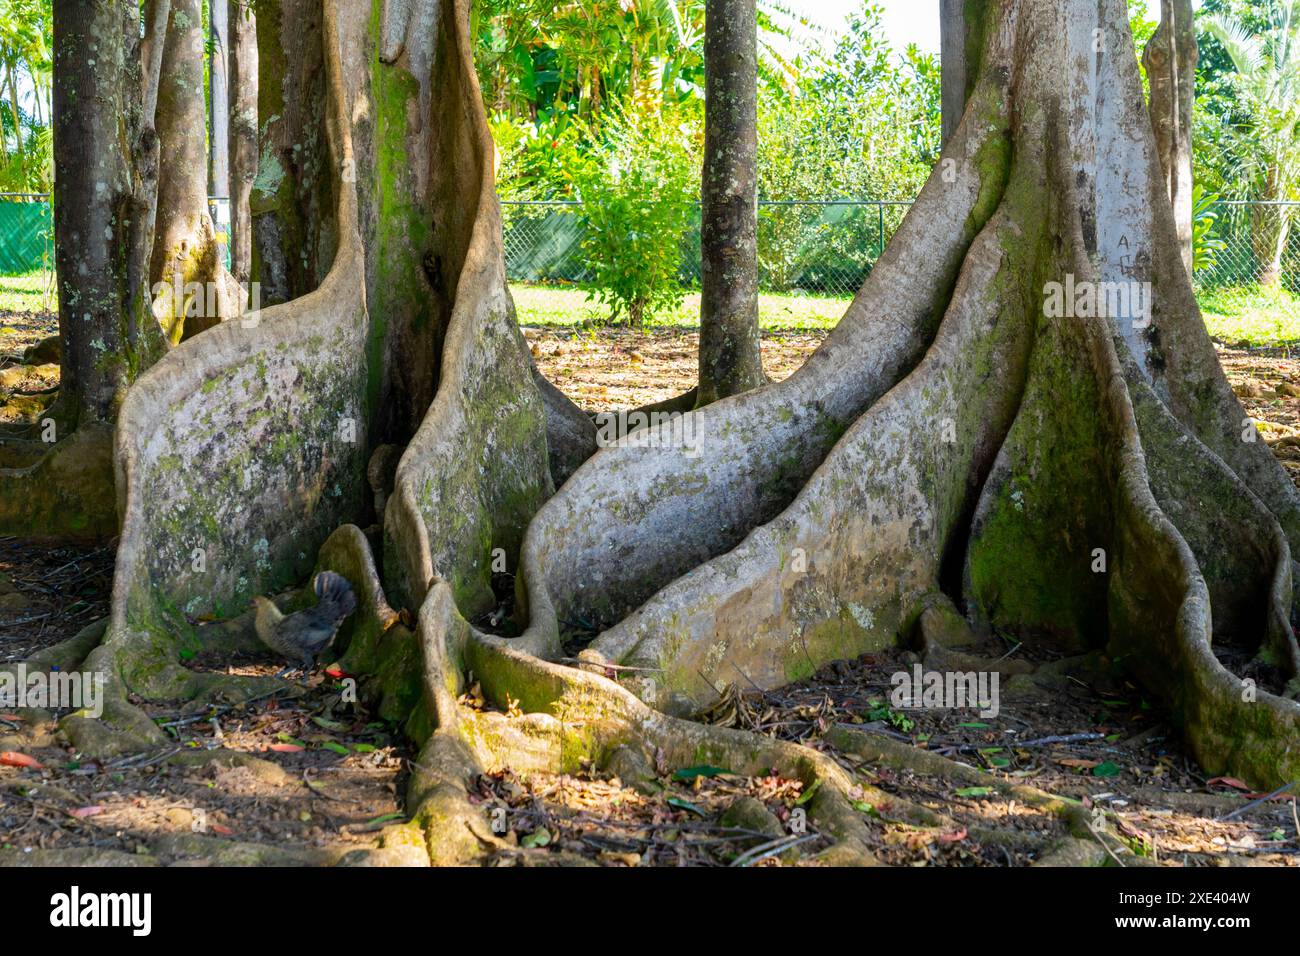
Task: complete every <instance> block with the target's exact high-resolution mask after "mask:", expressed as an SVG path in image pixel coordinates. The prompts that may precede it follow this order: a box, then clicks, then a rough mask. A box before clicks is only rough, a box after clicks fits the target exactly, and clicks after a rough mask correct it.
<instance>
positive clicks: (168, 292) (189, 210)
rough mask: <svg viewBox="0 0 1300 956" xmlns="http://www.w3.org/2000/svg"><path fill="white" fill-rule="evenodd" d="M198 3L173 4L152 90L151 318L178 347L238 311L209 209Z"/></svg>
mask: <svg viewBox="0 0 1300 956" xmlns="http://www.w3.org/2000/svg"><path fill="white" fill-rule="evenodd" d="M202 8H203V2H202V0H171V10H170V16H169V18H168V24H167V34H166V40H165V42H164V43H163V48H162V72H161V81H160V83H159V88H158V111H157V130H158V142H159V146H160V162H159V171H158V206H157V210H158V211H157V216H156V218H155V238H154V244H153V252H152V257H151V261H150V270H149V271H150V278H151V280H152V283H153V291H154V315H155V316H156V317H157V319H158V322H159V324H160V325H161V326H162V328H163V331H164V333H165V334H166V336H167V338H168V339H169V340H170V341H171V342H172V343H173V344H175V343H178V342H180V341H181V340H182V339H184V338H188V337H190V336H193V335H195V334H197V333H199V332H201V331H203V330H204V329H207V328H211V327H212V326H213V325H215V324H217V323H218V322H220V321H221V319H222V318H223V317H228V316H231V315H233V314H234V312H235V311H236V304H235V303H236V302H237V298H236V297H235V296H233V295H232V289H231V288H230V285H229V283H228V280H229V275H228V273H227V272H226V270H225V267H224V263H223V262H222V261H221V260H220V258H219V250H218V245H217V236H216V230H215V228H214V227H213V224H212V217H211V215H210V214H209V212H208V195H207V188H208V175H207V169H208V163H207V148H206V146H207V144H206V137H204V136H200V135H196V131H200V130H203V129H205V127H206V123H205V122H204V117H205V115H206V111H207V110H206V103H205V102H204V99H205V98H204V85H203V60H204V57H203V47H204V43H203V36H204V29H203V19H202Z"/></svg>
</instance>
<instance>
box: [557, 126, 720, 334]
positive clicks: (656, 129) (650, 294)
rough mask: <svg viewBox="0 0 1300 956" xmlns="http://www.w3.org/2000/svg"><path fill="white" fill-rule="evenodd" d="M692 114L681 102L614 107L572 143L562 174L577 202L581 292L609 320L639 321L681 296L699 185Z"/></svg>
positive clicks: (675, 302) (696, 133)
mask: <svg viewBox="0 0 1300 956" xmlns="http://www.w3.org/2000/svg"><path fill="white" fill-rule="evenodd" d="M696 120H697V117H695V116H692V115H691V114H690V113H689V112H688V111H684V110H682V109H669V108H664V109H640V110H637V111H635V112H633V111H623V112H619V113H618V114H617V115H616V116H614V117H613V118H612V119H611V120H609V121H608V122H607V123H606V124H605V125H604V126H603V127H602V128H601V129H600V130H599V131H592V132H591V137H592V139H594V140H596V141H597V143H598V144H599V145H598V147H597V148H588V149H585V150H579V149H574V150H573V151H572V152H571V153H570V154H569V155H568V156H567V157H566V168H567V170H568V176H569V179H570V181H571V182H572V184H573V190H574V193H575V195H576V196H577V198H578V199H580V200H581V202H582V206H581V207H575V210H576V211H575V214H576V215H579V216H581V217H582V219H583V225H584V227H585V228H584V231H585V235H584V238H583V241H582V250H583V253H584V254H585V255H586V257H587V259H588V262H587V266H588V269H589V270H590V272H591V275H592V280H591V281H590V282H589V283H587V285H586V288H587V291H588V297H589V298H591V299H595V300H596V301H599V302H601V303H603V304H604V305H606V306H608V307H609V309H610V315H609V320H610V321H611V322H617V321H619V320H625V321H627V322H629V323H630V324H633V325H641V324H643V323H644V322H645V320H646V319H647V318H650V317H651V316H653V315H654V314H656V313H657V312H659V311H661V310H664V309H671V308H675V307H676V306H678V305H679V304H680V303H681V301H682V299H683V298H684V296H685V293H684V290H683V289H682V286H681V285H680V283H679V282H678V269H679V267H680V265H681V258H682V254H681V244H682V236H683V234H684V233H685V232H686V229H687V226H688V225H689V223H690V218H691V213H692V209H691V203H692V201H693V200H694V199H695V197H696V196H697V195H698V192H699V167H698V160H697V159H696V157H697V155H698V141H699V137H700V131H699V124H698V122H697V121H696Z"/></svg>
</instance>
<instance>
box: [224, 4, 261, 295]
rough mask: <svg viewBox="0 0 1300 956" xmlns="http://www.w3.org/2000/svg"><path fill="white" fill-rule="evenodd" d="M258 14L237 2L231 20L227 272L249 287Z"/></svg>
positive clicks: (254, 156) (251, 264) (254, 157)
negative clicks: (228, 243) (228, 258)
mask: <svg viewBox="0 0 1300 956" xmlns="http://www.w3.org/2000/svg"><path fill="white" fill-rule="evenodd" d="M257 79H258V78H257V16H256V14H254V12H253V8H252V6H251V5H250V4H247V3H240V4H239V5H238V6H237V7H236V8H235V12H234V17H233V18H232V19H231V21H230V90H231V100H230V181H231V195H230V225H231V237H230V272H231V274H232V275H234V277H235V281H237V282H238V283H239V284H240V285H241V286H243V287H244V288H245V289H247V288H248V285H249V282H250V281H251V280H252V272H253V221H252V211H251V208H250V205H249V203H250V199H251V197H252V194H253V181H254V180H255V179H256V178H257V87H258V82H257Z"/></svg>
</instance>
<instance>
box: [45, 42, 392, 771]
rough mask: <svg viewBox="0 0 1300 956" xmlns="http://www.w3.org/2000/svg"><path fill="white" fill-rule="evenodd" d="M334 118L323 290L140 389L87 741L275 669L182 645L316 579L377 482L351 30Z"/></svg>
mask: <svg viewBox="0 0 1300 956" xmlns="http://www.w3.org/2000/svg"><path fill="white" fill-rule="evenodd" d="M326 59H327V61H328V62H329V63H330V67H331V68H330V75H329V83H330V85H331V96H330V102H331V104H332V106H333V112H332V114H331V115H330V116H329V117H328V124H327V125H328V127H329V130H330V137H331V143H332V148H333V151H334V163H333V165H334V169H335V194H336V196H337V202H338V210H337V217H338V222H339V224H340V229H339V233H340V238H339V247H338V253H337V255H336V258H335V263H334V267H333V268H332V270H331V271H330V273H329V275H328V276H327V278H326V280H325V282H324V284H323V285H322V286H321V288H320V289H318V290H317V291H315V292H313V293H311V294H310V295H307V296H304V297H302V298H300V299H296V300H294V301H292V302H290V303H287V304H285V305H282V306H277V307H274V308H272V309H268V310H266V311H264V312H262V313H261V314H260V315H259V316H256V317H253V318H251V319H250V320H248V321H234V322H227V323H224V324H221V325H219V326H216V327H214V328H212V329H209V330H208V331H206V332H204V333H203V334H202V335H201V336H196V337H195V338H194V339H191V340H187V341H186V342H184V343H182V344H181V345H180V346H178V347H177V348H176V349H174V350H173V351H171V352H170V353H168V354H167V355H166V356H165V357H164V358H163V359H162V360H161V361H159V362H158V364H156V365H155V366H154V367H153V368H152V369H150V370H149V372H148V373H146V374H145V375H144V376H143V377H142V378H141V379H140V380H139V381H138V382H137V384H136V385H135V386H134V387H133V388H132V390H131V391H130V393H129V394H128V396H127V400H126V402H125V404H124V406H123V408H122V412H121V415H120V418H119V425H118V429H117V435H116V449H115V451H116V454H115V464H116V469H117V489H118V498H119V501H118V511H119V513H120V515H121V517H122V533H121V541H120V545H119V548H118V554H117V567H116V571H115V576H114V584H113V601H112V612H111V617H110V620H109V623H108V626H107V629H106V633H105V636H104V638H103V641H102V643H101V644H100V646H98V647H97V648H95V649H94V650H93V651H91V652H90V653H89V655H88V656H87V657H86V659H85V661H84V662H83V663H82V665H81V666H82V667H83V668H88V669H91V670H94V671H96V672H99V673H103V674H104V675H105V676H106V677H107V679H108V687H107V691H108V695H109V698H108V699H109V707H108V711H107V713H106V718H105V719H104V720H101V721H92V720H88V719H83V718H76V717H74V718H70V719H69V720H67V721H66V722H65V728H66V730H67V732H68V734H69V736H70V737H71V738H72V739H73V741H74V743H76V744H77V745H78V746H82V747H84V749H86V750H87V751H88V752H103V751H113V750H121V749H136V748H139V747H141V746H147V745H151V744H154V743H157V742H159V740H160V739H161V735H160V732H159V731H158V730H157V729H156V728H155V727H153V725H152V724H151V723H150V722H149V721H148V720H147V719H146V718H145V717H144V715H143V714H142V713H141V712H140V711H139V710H138V709H136V708H134V707H133V706H131V705H130V704H129V703H128V702H127V691H128V690H129V691H130V692H131V693H134V694H138V695H140V696H143V697H146V698H152V699H162V700H168V699H187V698H197V699H202V700H206V701H211V700H222V699H225V700H230V699H241V698H246V697H249V696H256V695H258V694H261V693H265V691H266V690H267V687H268V686H273V685H268V684H267V683H266V682H264V681H245V680H239V679H237V678H231V677H228V676H226V675H217V674H203V673H197V672H194V671H191V670H189V669H187V668H185V667H183V666H182V665H181V662H180V661H181V652H182V651H183V650H184V649H185V648H186V647H187V646H191V649H192V645H194V644H199V643H205V642H207V641H208V639H207V638H206V637H204V636H200V634H199V632H198V631H197V630H196V629H195V628H194V627H192V626H191V625H190V624H189V623H188V622H189V621H190V620H193V619H194V618H198V617H203V616H216V617H229V616H231V615H232V613H234V614H237V613H238V612H239V611H241V610H242V609H243V608H244V607H245V606H246V605H247V603H248V599H249V598H250V597H251V596H252V595H254V594H260V593H275V592H277V591H279V590H282V589H283V588H284V587H286V586H288V585H290V584H296V583H297V582H298V581H300V580H302V579H303V578H304V577H305V576H306V574H307V573H308V572H309V571H310V570H311V568H312V566H313V565H314V563H315V560H316V552H317V550H318V549H319V547H320V545H321V543H322V542H323V541H324V540H325V538H326V537H327V536H328V535H329V533H330V532H331V531H332V530H333V529H334V528H335V527H337V526H338V525H339V524H341V523H343V522H344V521H346V520H348V519H349V518H350V517H352V516H353V515H355V514H357V513H358V511H359V509H360V508H361V506H362V501H363V498H362V494H363V491H364V487H365V480H364V474H365V457H364V449H365V447H366V416H365V411H364V406H363V401H364V395H365V381H366V368H365V365H364V343H365V338H366V330H367V314H366V308H365V291H364V283H363V280H362V276H363V273H362V256H361V249H360V239H359V233H358V228H357V209H356V193H355V189H354V188H353V186H352V184H351V179H350V177H349V176H347V175H344V171H346V170H348V169H350V168H351V167H352V165H353V162H352V156H351V152H352V146H351V141H350V138H349V136H348V126H347V121H348V114H347V113H346V112H345V111H344V109H343V104H344V102H345V99H344V96H343V87H342V79H341V73H342V71H341V68H340V61H339V47H338V45H337V44H335V45H333V46H330V47H329V48H328V49H327V50H326Z"/></svg>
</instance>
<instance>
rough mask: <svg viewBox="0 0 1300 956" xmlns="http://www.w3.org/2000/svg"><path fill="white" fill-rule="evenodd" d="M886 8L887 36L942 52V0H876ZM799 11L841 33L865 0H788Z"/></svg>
mask: <svg viewBox="0 0 1300 956" xmlns="http://www.w3.org/2000/svg"><path fill="white" fill-rule="evenodd" d="M877 2H878V3H880V5H881V6H882V7H884V10H885V16H884V25H885V36H886V37H888V39H889V42H890V45H891V46H893V47H894V48H895V49H898V50H901V49H903V48H904V47H906V46H907V45H908V44H909V43H915V44H916V45H917V46H919V47H920V48H921V49H922V50H924V51H925V52H927V53H938V52H939V0H877ZM786 3H787V4H788V5H789V7H790V8H791V9H792V10H793V11H794V12H795V13H797V14H800V15H802V16H806V17H807V18H808V19H810V20H812V21H813V22H814V23H817V24H819V25H821V26H823V27H826V28H827V29H828V30H830V31H832V33H835V34H838V33H842V32H843V30H844V24H845V23H846V22H847V21H848V18H849V14H850V13H852V12H854V11H855V10H858V9H860V8H861V7H862V5H863V0H786Z"/></svg>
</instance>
